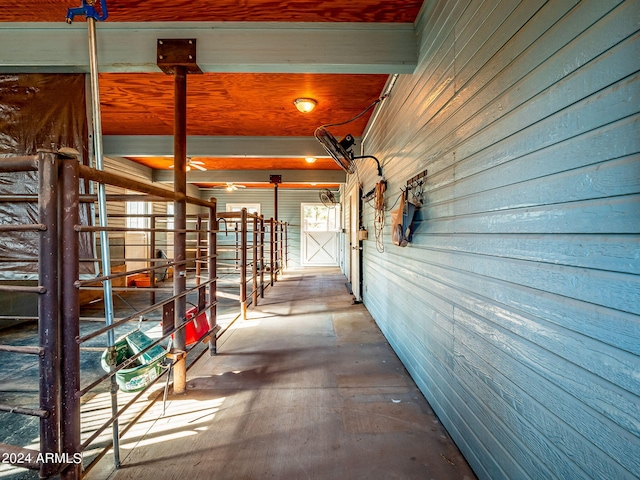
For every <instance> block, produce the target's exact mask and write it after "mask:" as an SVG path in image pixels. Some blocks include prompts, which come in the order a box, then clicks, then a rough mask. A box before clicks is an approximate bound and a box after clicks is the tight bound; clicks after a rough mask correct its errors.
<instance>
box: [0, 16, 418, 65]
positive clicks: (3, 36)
mask: <svg viewBox="0 0 640 480" xmlns="http://www.w3.org/2000/svg"><path fill="white" fill-rule="evenodd" d="M86 36H87V32H86V26H85V25H84V24H83V23H74V24H72V25H67V24H65V23H64V22H62V21H61V22H60V23H46V22H42V23H12V22H5V23H0V45H2V53H1V54H0V73H29V72H35V71H37V72H45V73H47V72H48V73H62V72H88V70H89V60H88V52H87V46H86V45H87V40H86ZM160 38H196V39H197V41H198V51H197V63H198V65H199V66H200V68H201V69H202V71H203V72H286V73H300V72H307V73H383V74H387V73H412V72H413V71H414V69H415V67H416V64H417V58H418V54H417V44H416V35H415V30H414V26H413V25H412V24H406V23H400V24H398V23H383V24H372V23H292V22H287V23H276V22H259V23H255V22H179V23H177V22H143V23H137V22H118V23H114V22H105V23H100V24H99V25H98V59H99V66H100V71H101V72H157V71H159V69H158V67H157V65H156V41H157V40H158V39H160Z"/></svg>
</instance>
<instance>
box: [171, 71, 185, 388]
mask: <svg viewBox="0 0 640 480" xmlns="http://www.w3.org/2000/svg"><path fill="white" fill-rule="evenodd" d="M173 161H174V177H173V178H174V180H173V188H174V192H175V193H180V194H182V196H181V198H180V199H178V200H175V202H174V207H175V208H174V215H175V217H174V225H175V229H176V232H175V233H174V260H175V261H176V262H183V261H184V260H186V258H187V234H186V233H185V232H184V230H186V228H187V202H186V200H185V198H184V197H185V196H186V194H187V70H186V68H185V67H183V66H176V68H175V77H174V125H173ZM186 289H187V267H186V264H185V263H178V265H176V266H175V267H174V274H173V293H174V295H180V294H181V293H183V292H184V291H185V290H186ZM186 312H187V298H186V297H185V296H182V297H180V298H178V299H177V301H176V310H175V317H174V326H175V327H176V328H178V327H180V326H182V324H183V323H184V322H185V317H186ZM173 342H174V343H173V344H174V348H175V350H176V353H177V356H176V357H175V358H176V360H175V363H174V365H173V392H174V393H177V394H181V393H184V392H185V391H186V386H187V361H186V358H185V357H184V354H183V352H184V351H185V350H186V332H185V329H184V328H182V329H180V330H178V331H177V332H176V333H175V335H174V340H173Z"/></svg>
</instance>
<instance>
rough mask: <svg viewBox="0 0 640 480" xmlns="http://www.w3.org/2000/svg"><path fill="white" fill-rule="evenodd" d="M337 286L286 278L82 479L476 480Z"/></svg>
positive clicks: (336, 277) (371, 326)
mask: <svg viewBox="0 0 640 480" xmlns="http://www.w3.org/2000/svg"><path fill="white" fill-rule="evenodd" d="M344 284H345V277H344V276H343V275H342V274H341V273H340V272H339V271H338V270H337V269H332V268H312V269H310V268H307V269H298V270H294V271H288V272H286V273H285V274H284V275H283V276H282V277H281V280H280V281H278V282H277V283H276V284H275V286H274V287H273V288H271V289H270V290H269V291H268V295H266V296H265V298H264V299H260V301H259V303H258V305H257V306H254V307H252V308H251V309H250V310H249V318H248V320H245V321H240V320H238V321H237V322H236V323H235V324H233V326H232V327H231V328H230V329H229V330H228V331H227V332H226V333H225V334H224V335H223V337H222V338H221V339H220V340H219V342H218V352H219V353H218V355H217V356H215V357H211V356H209V355H208V354H206V355H204V356H203V357H201V358H200V359H199V360H198V361H197V362H196V363H195V364H194V366H193V367H192V368H191V369H190V370H189V372H188V382H187V393H186V394H184V395H170V396H169V400H168V402H167V405H166V411H165V413H164V415H163V411H162V410H163V407H162V402H156V404H155V405H154V406H153V407H152V408H151V410H150V411H149V412H148V413H147V414H146V415H145V417H144V418H143V420H142V421H141V422H139V423H138V424H136V425H135V426H134V427H133V428H131V429H130V430H129V431H128V432H127V434H126V435H125V436H124V437H123V438H122V440H121V450H120V459H121V468H120V469H118V470H115V469H114V467H113V459H112V455H111V453H109V454H108V455H107V456H106V457H105V458H103V459H102V460H101V461H100V462H99V463H98V465H97V466H96V467H95V468H93V469H92V470H91V471H90V472H88V475H87V477H86V478H88V479H90V480H102V479H111V480H129V479H131V480H134V479H135V480H140V479H143V480H144V479H154V480H165V479H166V480H170V479H186V478H188V479H190V480H195V479H216V480H224V479H232V480H240V479H266V478H274V479H279V480H283V479H352V480H353V479H372V480H381V479H392V478H393V479H468V480H471V479H474V478H475V476H474V474H473V472H472V470H471V469H470V468H469V466H468V465H467V463H466V461H465V460H464V458H463V457H462V455H461V454H460V452H459V451H458V449H457V448H456V446H455V444H454V443H453V442H452V441H451V439H450V438H449V436H448V435H447V433H446V431H445V430H444V428H443V426H442V425H441V424H440V422H439V421H438V419H437V418H436V417H435V415H434V413H433V411H432V410H431V408H430V407H429V405H428V403H427V402H426V401H425V399H424V397H423V396H422V394H421V393H420V391H419V390H418V388H417V387H416V385H415V384H414V383H413V381H412V379H411V378H410V377H409V375H408V373H407V372H406V370H405V369H404V367H403V366H402V364H401V363H400V361H399V359H398V358H397V356H396V355H395V354H394V352H393V350H392V349H391V347H390V346H389V345H388V343H387V342H386V341H385V339H384V337H383V335H382V334H381V332H380V330H379V329H378V327H377V326H376V324H375V322H374V321H373V319H372V318H371V316H370V315H369V313H368V312H367V310H366V308H365V307H364V306H363V305H354V304H352V301H351V296H350V295H349V294H348V293H347V291H346V288H345V286H344Z"/></svg>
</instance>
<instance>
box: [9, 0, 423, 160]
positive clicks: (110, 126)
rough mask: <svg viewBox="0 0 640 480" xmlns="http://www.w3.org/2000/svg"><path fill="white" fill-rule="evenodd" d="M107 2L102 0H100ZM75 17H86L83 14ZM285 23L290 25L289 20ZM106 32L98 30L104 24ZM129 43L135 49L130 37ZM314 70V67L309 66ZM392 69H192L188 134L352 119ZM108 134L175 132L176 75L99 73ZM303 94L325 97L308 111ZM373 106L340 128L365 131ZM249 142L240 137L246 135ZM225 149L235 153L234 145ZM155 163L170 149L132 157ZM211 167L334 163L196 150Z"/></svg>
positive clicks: (62, 5)
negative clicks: (299, 104)
mask: <svg viewBox="0 0 640 480" xmlns="http://www.w3.org/2000/svg"><path fill="white" fill-rule="evenodd" d="M96 3H99V0H96ZM80 5H81V0H41V1H38V2H25V1H23V0H0V22H64V19H65V17H66V14H67V9H68V8H75V7H79V6H80ZM107 6H108V12H109V17H108V19H107V22H109V23H111V22H172V23H179V22H323V23H324V24H326V22H364V23H408V24H412V23H413V22H414V21H415V19H416V17H417V15H418V12H419V10H420V8H421V6H422V0H324V1H323V0H311V1H306V0H242V1H240V0H215V1H203V0H199V1H198V0H156V1H153V2H141V1H140V0H107ZM76 21H77V22H78V21H83V19H82V18H80V17H77V18H76ZM283 28H286V26H283ZM98 33H99V30H98ZM131 48H135V45H132V46H131ZM309 71H313V69H310V70H309ZM387 80H388V74H349V73H340V74H335V73H266V72H265V73H262V72H256V73H205V74H202V75H189V76H188V93H187V111H188V120H187V125H188V126H187V134H188V135H189V136H206V137H243V136H247V137H263V136H264V137H312V136H313V132H314V130H315V128H316V127H318V126H320V125H323V124H327V123H338V122H344V121H346V120H349V119H351V118H353V117H355V116H356V115H357V114H359V113H361V112H362V111H363V110H365V109H366V108H367V107H368V106H369V105H371V103H372V102H373V101H375V100H376V99H378V98H379V96H380V95H381V94H382V92H383V89H384V86H385V84H386V82H387ZM99 83H100V97H101V109H102V129H103V134H104V135H114V136H116V135H122V136H138V135H139V136H142V135H144V136H154V135H158V136H161V135H164V136H167V135H172V134H173V95H174V93H173V89H174V85H173V77H172V76H169V75H165V74H164V73H161V72H160V71H158V73H136V72H129V73H101V74H100V79H99ZM299 97H311V98H314V99H315V100H317V102H318V104H317V108H316V109H315V110H314V111H313V112H311V113H308V114H302V113H300V112H298V111H297V110H296V108H295V107H294V104H293V101H294V100H295V99H296V98H299ZM372 111H373V110H369V111H368V112H367V114H365V115H363V116H362V117H360V118H359V119H358V120H356V121H354V122H353V123H350V124H348V125H344V126H339V127H335V128H334V129H332V133H334V135H336V136H342V135H345V134H347V133H351V134H353V135H354V136H356V137H358V136H361V135H362V133H363V130H364V128H365V126H366V124H367V122H368V120H369V117H370V115H371V113H372ZM240 143H241V142H240ZM225 157H229V155H228V154H226V155H225ZM128 158H130V159H131V160H132V161H134V162H138V163H141V164H143V165H146V166H148V167H151V168H153V169H157V170H167V169H169V168H170V166H171V163H172V159H171V158H170V157H157V156H156V157H152V156H143V155H142V154H141V155H139V156H136V157H128ZM198 160H199V161H201V162H203V163H204V165H205V167H206V168H207V170H209V171H215V170H227V171H228V170H309V171H310V170H335V169H337V168H338V167H337V166H336V165H335V163H333V161H332V160H330V159H326V158H319V159H318V161H317V162H315V163H313V164H309V163H306V162H305V161H304V158H302V157H301V158H273V157H265V158H251V159H249V158H242V151H240V149H239V151H238V158H220V155H216V152H215V151H211V152H210V153H208V154H206V155H198Z"/></svg>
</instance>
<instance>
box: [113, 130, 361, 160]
mask: <svg viewBox="0 0 640 480" xmlns="http://www.w3.org/2000/svg"><path fill="white" fill-rule="evenodd" d="M356 141H358V139H356ZM103 144H104V154H105V155H107V156H111V157H172V156H173V136H171V135H105V136H104V137H103ZM187 155H188V156H190V157H238V158H261V157H279V158H300V157H328V155H327V152H326V151H325V150H324V148H322V145H320V143H319V142H318V141H317V140H316V139H315V137H242V136H239V137H234V136H220V137H208V136H193V135H190V136H188V137H187Z"/></svg>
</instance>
